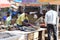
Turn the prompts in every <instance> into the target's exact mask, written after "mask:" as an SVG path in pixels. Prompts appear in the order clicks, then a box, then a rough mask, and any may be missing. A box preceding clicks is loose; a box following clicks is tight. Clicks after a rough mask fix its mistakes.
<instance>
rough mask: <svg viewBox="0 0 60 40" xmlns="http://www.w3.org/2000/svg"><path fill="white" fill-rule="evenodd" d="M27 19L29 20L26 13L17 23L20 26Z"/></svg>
mask: <svg viewBox="0 0 60 40" xmlns="http://www.w3.org/2000/svg"><path fill="white" fill-rule="evenodd" d="M25 19H27V20H28V17H27V16H25V13H22V14H21V15H20V16H19V17H18V19H17V21H16V22H17V24H18V25H22V22H23V21H24V20H25Z"/></svg>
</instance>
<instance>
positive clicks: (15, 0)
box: [14, 0, 22, 2]
mask: <svg viewBox="0 0 60 40" xmlns="http://www.w3.org/2000/svg"><path fill="white" fill-rule="evenodd" d="M14 2H22V0H14Z"/></svg>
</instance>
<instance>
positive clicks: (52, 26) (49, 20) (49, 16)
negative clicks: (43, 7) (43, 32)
mask: <svg viewBox="0 0 60 40" xmlns="http://www.w3.org/2000/svg"><path fill="white" fill-rule="evenodd" d="M47 9H48V11H47V12H46V15H45V25H46V26H47V30H48V40H51V34H52V32H53V39H54V40H57V19H58V13H57V12H56V11H55V10H53V9H52V6H51V5H48V6H47Z"/></svg>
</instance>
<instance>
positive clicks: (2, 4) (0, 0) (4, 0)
mask: <svg viewBox="0 0 60 40" xmlns="http://www.w3.org/2000/svg"><path fill="white" fill-rule="evenodd" d="M6 7H10V3H9V1H8V0H0V8H6Z"/></svg>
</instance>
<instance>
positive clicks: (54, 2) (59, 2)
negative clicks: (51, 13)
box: [49, 0, 60, 5]
mask: <svg viewBox="0 0 60 40" xmlns="http://www.w3.org/2000/svg"><path fill="white" fill-rule="evenodd" d="M49 4H51V5H60V0H59V1H51V2H49Z"/></svg>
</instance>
